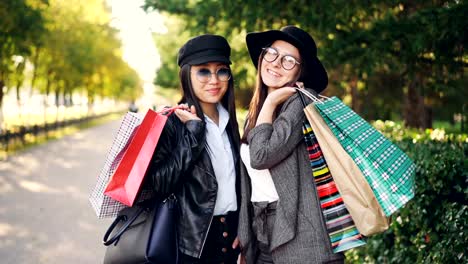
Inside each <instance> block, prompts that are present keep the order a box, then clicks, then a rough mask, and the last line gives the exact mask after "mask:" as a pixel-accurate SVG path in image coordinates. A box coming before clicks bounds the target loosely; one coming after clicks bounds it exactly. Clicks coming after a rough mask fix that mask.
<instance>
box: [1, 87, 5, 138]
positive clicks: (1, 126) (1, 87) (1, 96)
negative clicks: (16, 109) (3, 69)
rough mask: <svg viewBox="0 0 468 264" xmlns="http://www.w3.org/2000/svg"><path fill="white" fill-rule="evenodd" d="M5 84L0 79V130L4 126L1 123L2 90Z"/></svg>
mask: <svg viewBox="0 0 468 264" xmlns="http://www.w3.org/2000/svg"><path fill="white" fill-rule="evenodd" d="M4 86H5V82H4V81H3V80H2V79H0V130H2V129H3V128H4V124H3V121H4V120H3V119H4V118H3V96H4V92H3V87H4Z"/></svg>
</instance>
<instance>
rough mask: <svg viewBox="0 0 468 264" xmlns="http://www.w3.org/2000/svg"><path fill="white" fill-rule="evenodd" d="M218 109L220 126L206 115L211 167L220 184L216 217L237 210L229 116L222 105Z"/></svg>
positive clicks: (215, 209)
mask: <svg viewBox="0 0 468 264" xmlns="http://www.w3.org/2000/svg"><path fill="white" fill-rule="evenodd" d="M217 108H218V113H219V121H218V124H219V125H216V123H214V122H213V121H212V120H211V119H210V118H209V117H208V116H207V115H205V121H206V143H207V144H208V147H209V150H208V154H209V155H210V159H211V165H212V166H213V170H214V173H215V176H216V180H217V182H218V194H217V197H216V205H215V208H214V215H223V214H226V213H227V212H228V211H236V210H237V196H236V170H235V168H234V156H233V154H232V149H231V142H230V141H229V137H228V134H227V132H226V126H227V124H228V122H229V114H228V112H227V110H226V109H225V108H224V107H223V106H222V105H221V104H218V105H217Z"/></svg>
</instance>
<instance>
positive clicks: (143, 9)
mask: <svg viewBox="0 0 468 264" xmlns="http://www.w3.org/2000/svg"><path fill="white" fill-rule="evenodd" d="M467 14H468V3H467V2H466V1H463V0H454V1H437V0H432V1H430V0H426V1H422V0H412V1H409V0H407V1H404V0H401V1H397V0H379V1H365V0H357V1H355V0H351V1H338V0H331V1H305V0H290V1H273V0H272V1H263V2H258V1H253V0H244V1H233V0H204V1H198V0H186V1H184V0H177V1H174V0H107V1H105V0H0V160H3V161H0V165H1V163H3V164H7V163H8V162H10V161H9V159H8V157H9V156H14V155H22V154H21V153H23V152H22V151H25V149H26V148H28V147H29V146H31V145H38V144H42V143H44V142H48V141H49V139H51V138H61V137H63V136H64V135H69V134H73V133H76V131H80V130H82V129H84V128H88V127H92V126H95V125H98V124H103V123H108V122H110V121H111V120H117V119H119V118H121V116H122V114H123V113H125V112H126V111H127V110H131V111H139V112H146V109H148V108H153V109H157V108H160V107H162V106H164V105H171V104H174V103H175V102H177V100H178V99H179V96H180V93H179V91H178V66H177V63H176V61H177V60H176V58H177V52H178V49H179V47H180V46H181V45H182V44H183V43H185V42H186V41H187V40H188V39H189V38H191V37H193V36H196V35H198V34H203V33H212V34H219V35H222V36H225V37H226V38H227V39H228V41H229V43H230V44H231V47H232V49H233V50H232V58H231V60H232V61H233V64H232V69H233V75H234V78H235V89H236V104H237V106H238V109H239V110H238V118H239V125H240V127H242V126H243V119H244V117H245V114H246V108H247V106H248V103H249V101H250V99H251V96H252V92H253V87H254V80H255V68H254V67H253V65H252V63H251V61H250V57H249V55H248V51H247V47H246V44H245V36H246V34H247V32H252V31H262V30H267V29H280V28H281V27H282V26H285V25H296V26H299V27H301V28H302V29H304V30H306V31H308V32H309V33H310V34H311V35H312V36H313V37H314V39H315V41H316V43H317V45H318V56H319V58H320V59H321V61H322V62H323V64H324V66H325V68H326V69H327V71H328V74H329V79H330V80H329V86H328V88H327V89H326V90H325V92H324V93H323V94H324V95H327V96H337V97H339V98H341V99H342V100H343V102H345V103H346V104H347V105H349V106H350V107H351V108H352V109H353V110H354V111H356V112H357V113H359V114H360V115H361V116H362V117H363V118H364V119H366V120H368V121H369V122H371V123H372V124H373V125H374V126H375V127H376V128H378V129H379V130H380V131H381V132H382V133H384V134H385V135H386V136H387V137H389V138H390V139H392V140H393V141H394V142H395V143H397V144H398V145H399V146H400V147H401V148H402V149H403V150H404V151H405V152H406V153H408V155H409V156H410V157H411V158H412V159H413V160H415V162H416V163H417V165H418V170H417V175H416V182H417V183H416V184H417V186H416V197H415V198H414V199H413V200H412V201H411V202H410V203H409V204H408V205H407V206H406V207H405V208H404V209H402V210H400V211H399V212H398V213H397V214H395V215H394V216H393V217H392V226H391V229H389V230H388V231H387V232H385V233H383V234H380V235H376V236H373V237H370V238H369V239H368V244H367V245H366V246H365V247H362V248H359V249H356V250H351V251H349V252H348V253H347V256H348V260H347V261H348V262H349V263H363V262H366V263H468V260H467V256H466V247H467V246H468V205H467V201H468V159H467V156H468V137H467V132H468V88H467V85H468V82H467V81H468V80H467V69H468V53H467V43H468V19H466V16H467ZM112 132H115V131H109V133H112ZM103 159H104V157H103ZM0 169H1V168H0ZM1 172H2V171H1V170H0V173H1ZM95 176H96V175H91V176H90V177H91V178H92V180H94V177H95ZM1 178H2V175H0V179H1ZM0 183H1V182H0ZM0 187H1V185H0ZM1 190H2V188H0V194H1ZM89 209H90V208H89ZM1 213H2V211H0V217H1V216H2V215H1ZM0 220H1V218H0ZM7 233H8V232H5V229H3V232H2V224H1V222H0V240H1V239H2V236H6V235H5V234H7ZM2 234H3V235H2ZM1 245H2V244H1V243H0V250H1ZM90 263H93V262H92V261H91V262H90Z"/></svg>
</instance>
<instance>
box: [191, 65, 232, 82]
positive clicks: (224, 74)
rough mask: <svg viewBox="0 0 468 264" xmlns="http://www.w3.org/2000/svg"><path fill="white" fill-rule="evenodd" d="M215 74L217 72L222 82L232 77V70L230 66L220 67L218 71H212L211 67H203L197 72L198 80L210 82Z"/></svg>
mask: <svg viewBox="0 0 468 264" xmlns="http://www.w3.org/2000/svg"><path fill="white" fill-rule="evenodd" d="M213 74H216V78H218V80H219V81H221V82H227V81H229V79H231V70H230V69H228V68H219V69H218V70H216V72H211V71H210V70H209V69H206V68H201V69H199V70H197V72H196V76H197V80H199V81H200V82H202V83H207V82H209V81H210V80H211V76H212V75H213Z"/></svg>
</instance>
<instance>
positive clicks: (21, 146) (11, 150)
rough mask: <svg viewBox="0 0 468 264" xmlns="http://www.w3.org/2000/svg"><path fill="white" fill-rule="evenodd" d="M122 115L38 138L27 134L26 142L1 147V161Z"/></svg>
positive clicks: (100, 118) (107, 117)
mask: <svg viewBox="0 0 468 264" xmlns="http://www.w3.org/2000/svg"><path fill="white" fill-rule="evenodd" d="M122 115H123V113H112V114H109V115H105V116H102V117H99V118H96V119H92V120H90V121H87V122H84V123H80V124H75V125H70V126H67V127H63V128H58V129H56V130H53V131H48V132H47V133H40V134H39V135H37V136H34V135H32V134H26V135H25V137H24V142H23V141H21V140H11V141H10V142H9V144H8V149H6V146H1V147H0V160H6V159H7V158H8V156H9V155H14V154H16V153H19V152H22V151H24V150H26V149H29V148H31V147H34V146H37V145H41V144H43V143H46V142H49V141H52V140H57V139H60V138H62V137H64V136H67V135H71V134H73V133H76V132H78V131H80V130H83V129H87V128H90V127H94V126H97V125H101V124H104V123H107V122H110V121H113V120H117V119H120V118H121V117H122Z"/></svg>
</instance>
